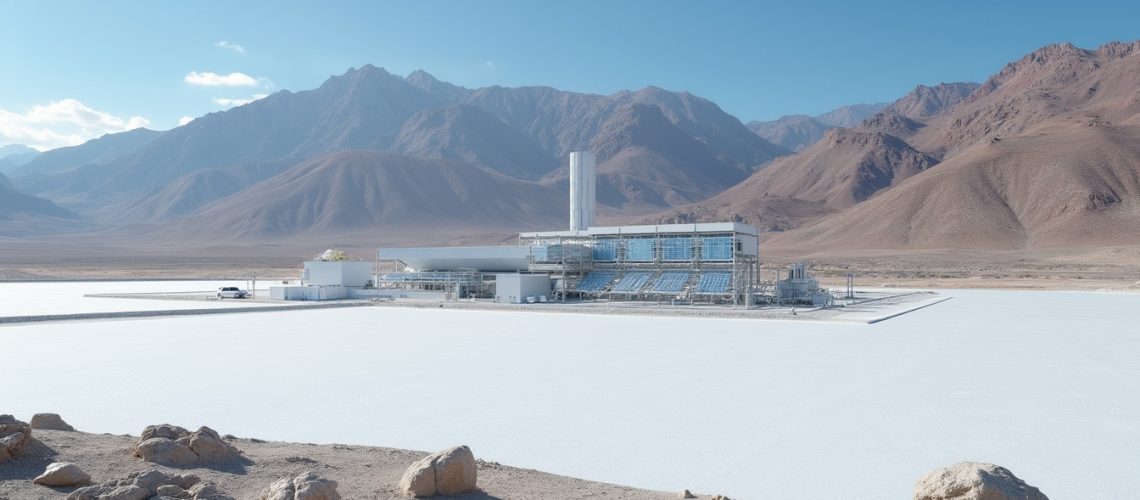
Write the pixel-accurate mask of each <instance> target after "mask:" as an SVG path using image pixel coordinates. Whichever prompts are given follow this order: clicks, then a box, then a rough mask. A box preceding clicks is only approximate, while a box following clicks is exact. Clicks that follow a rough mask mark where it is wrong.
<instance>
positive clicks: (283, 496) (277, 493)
mask: <svg viewBox="0 0 1140 500" xmlns="http://www.w3.org/2000/svg"><path fill="white" fill-rule="evenodd" d="M336 487H337V482H336V481H333V480H332V479H325V478H323V477H321V476H319V475H317V473H316V472H312V471H310V472H306V473H304V474H301V475H299V476H297V477H292V478H289V477H287V478H284V479H280V480H277V481H275V482H274V483H273V484H271V485H269V487H268V488H265V489H264V490H261V493H260V494H259V495H258V497H257V498H258V500H339V499H340V494H339V493H337V491H336Z"/></svg>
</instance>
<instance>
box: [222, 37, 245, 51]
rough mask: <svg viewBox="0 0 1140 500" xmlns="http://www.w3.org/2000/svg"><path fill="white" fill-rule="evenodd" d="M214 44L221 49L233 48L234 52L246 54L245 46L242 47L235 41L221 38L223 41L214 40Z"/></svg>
mask: <svg viewBox="0 0 1140 500" xmlns="http://www.w3.org/2000/svg"><path fill="white" fill-rule="evenodd" d="M214 46H215V47H218V48H220V49H226V50H232V51H234V52H237V53H238V54H245V47H242V46H241V45H238V44H236V43H233V42H227V41H225V40H221V41H217V42H214Z"/></svg>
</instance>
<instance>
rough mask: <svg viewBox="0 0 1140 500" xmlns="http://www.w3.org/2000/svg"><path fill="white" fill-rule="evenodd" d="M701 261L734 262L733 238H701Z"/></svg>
mask: <svg viewBox="0 0 1140 500" xmlns="http://www.w3.org/2000/svg"><path fill="white" fill-rule="evenodd" d="M701 260H732V237H731V236H704V237H701Z"/></svg>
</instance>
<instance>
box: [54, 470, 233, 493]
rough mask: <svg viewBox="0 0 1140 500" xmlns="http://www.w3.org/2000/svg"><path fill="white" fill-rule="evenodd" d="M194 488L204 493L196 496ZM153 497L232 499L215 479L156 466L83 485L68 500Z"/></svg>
mask: <svg viewBox="0 0 1140 500" xmlns="http://www.w3.org/2000/svg"><path fill="white" fill-rule="evenodd" d="M195 489H197V492H199V493H200V494H201V496H194V495H195V494H196V493H195ZM187 490H190V491H187ZM151 497H167V498H200V499H203V500H207V499H208V500H233V499H232V498H231V497H229V496H226V495H224V494H222V493H220V492H218V491H217V487H216V486H214V483H210V482H205V483H203V482H202V480H201V479H199V478H198V476H195V475H192V474H167V473H165V472H162V471H160V470H157V469H150V470H145V471H140V472H132V473H130V474H127V477H124V478H122V479H113V480H111V481H107V482H104V483H101V484H97V485H94V486H87V487H85V488H80V489H78V490H75V491H73V492H71V494H70V495H68V496H67V500H110V499H114V500H142V499H145V498H151Z"/></svg>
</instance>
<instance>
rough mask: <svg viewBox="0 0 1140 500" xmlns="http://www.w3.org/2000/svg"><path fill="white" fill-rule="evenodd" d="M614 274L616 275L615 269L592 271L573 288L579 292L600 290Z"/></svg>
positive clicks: (611, 279)
mask: <svg viewBox="0 0 1140 500" xmlns="http://www.w3.org/2000/svg"><path fill="white" fill-rule="evenodd" d="M614 276H617V272H616V271H593V272H591V273H590V274H587V275H586V277H585V278H582V281H581V282H579V283H578V288H575V290H577V291H579V292H598V291H601V290H602V289H603V288H605V287H606V285H608V284H610V282H611V281H613V279H614Z"/></svg>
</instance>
